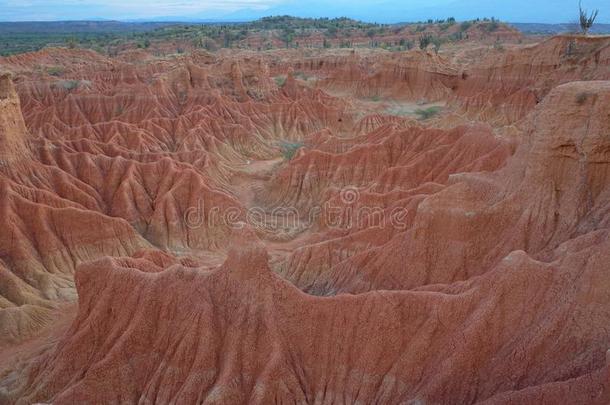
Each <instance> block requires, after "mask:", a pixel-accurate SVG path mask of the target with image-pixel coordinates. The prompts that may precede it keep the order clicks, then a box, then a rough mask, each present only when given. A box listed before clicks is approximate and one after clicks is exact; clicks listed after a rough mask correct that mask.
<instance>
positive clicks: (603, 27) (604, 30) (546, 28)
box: [510, 23, 610, 35]
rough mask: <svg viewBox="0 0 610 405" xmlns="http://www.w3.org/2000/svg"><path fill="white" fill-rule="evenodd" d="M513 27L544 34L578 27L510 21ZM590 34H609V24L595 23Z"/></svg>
mask: <svg viewBox="0 0 610 405" xmlns="http://www.w3.org/2000/svg"><path fill="white" fill-rule="evenodd" d="M510 25H512V26H513V27H515V28H516V29H518V30H519V31H521V32H523V33H524V34H544V35H553V34H561V33H564V32H578V31H579V30H580V27H579V26H578V24H577V23H572V24H543V23H510ZM590 33H591V34H594V35H600V34H610V24H595V25H594V26H593V27H592V28H591V30H590Z"/></svg>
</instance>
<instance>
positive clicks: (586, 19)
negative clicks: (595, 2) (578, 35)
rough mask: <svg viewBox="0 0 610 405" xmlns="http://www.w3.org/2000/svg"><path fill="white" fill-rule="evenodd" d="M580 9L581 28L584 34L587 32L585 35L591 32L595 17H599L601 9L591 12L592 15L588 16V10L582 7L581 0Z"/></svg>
mask: <svg viewBox="0 0 610 405" xmlns="http://www.w3.org/2000/svg"><path fill="white" fill-rule="evenodd" d="M578 11H579V14H580V19H579V22H580V28H581V29H582V32H583V34H585V36H586V35H587V34H588V33H589V29H590V28H591V27H592V26H593V23H594V22H595V19H596V18H597V14H598V13H599V10H595V11H592V12H591V15H589V16H587V10H583V8H582V4H581V2H580V1H579V2H578Z"/></svg>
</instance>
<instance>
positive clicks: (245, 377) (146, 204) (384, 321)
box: [0, 22, 610, 405]
mask: <svg viewBox="0 0 610 405" xmlns="http://www.w3.org/2000/svg"><path fill="white" fill-rule="evenodd" d="M444 24H446V23H444ZM486 24H487V23H486ZM489 24H491V22H489ZM437 25H439V24H437ZM403 29H404V30H412V29H414V28H413V27H406V28H403ZM426 29H427V30H429V31H430V32H432V31H434V33H436V34H438V33H441V32H445V31H446V33H447V35H452V34H454V33H456V32H465V33H470V36H469V38H468V39H467V40H464V41H462V40H460V41H456V42H455V43H453V44H451V45H446V44H445V46H444V48H442V50H441V51H440V52H438V51H439V49H434V47H433V46H430V47H423V48H424V49H420V48H419V47H417V46H415V47H413V49H410V50H403V51H390V50H387V49H381V48H375V47H366V48H351V47H350V48H345V49H343V48H337V47H334V48H331V49H325V48H324V47H321V48H309V49H301V48H298V49H297V48H294V47H289V48H285V49H275V50H268V51H259V50H257V49H256V47H257V45H256V44H251V45H249V48H250V49H222V50H219V51H217V52H213V53H211V52H207V51H204V50H200V49H193V50H189V49H186V51H185V52H183V53H179V54H171V55H162V56H160V54H159V53H158V52H157V51H155V49H157V50H159V49H163V47H164V46H166V47H173V46H175V44H174V43H171V42H159V43H158V44H153V46H151V47H150V49H149V48H148V47H147V48H136V47H130V46H126V47H125V48H124V49H118V50H117V52H116V54H115V55H104V54H101V53H98V52H95V51H92V50H85V49H69V48H47V49H43V50H40V51H37V52H31V53H23V54H18V55H14V56H10V57H4V58H0V72H2V73H0V222H1V223H2V224H3V228H2V232H0V403H7V404H33V403H53V404H75V403H90V404H114V403H129V404H131V403H142V404H144V403H156V404H167V403H222V404H242V403H244V404H245V403H256V404H269V403H312V404H314V403H315V404H339V403H345V404H353V403H359V404H372V403H379V404H403V403H404V404H437V403H438V404H465V403H468V404H470V403H485V404H539V403H545V404H564V403H565V404H600V405H601V404H607V403H610V330H609V329H608V325H610V277H609V274H610V37H603V36H597V37H595V36H591V37H582V36H571V35H561V36H555V37H551V38H548V39H544V40H543V41H541V42H538V43H529V44H523V43H519V42H520V38H518V34H516V33H515V32H513V31H511V30H509V29H508V28H506V27H504V26H500V27H499V28H498V27H496V28H495V30H497V35H496V34H494V35H496V36H497V37H498V38H499V37H500V36H502V38H503V41H505V42H503V43H504V45H502V46H498V44H497V42H498V38H491V40H490V36H489V35H488V34H489V32H487V31H485V30H486V29H485V28H480V27H479V26H478V24H474V25H469V26H466V27H465V26H460V25H459V24H455V25H454V24H450V25H449V26H447V27H446V28H442V27H440V26H433V27H428V28H424V30H426ZM405 32H406V31H405ZM405 32H402V31H400V30H399V31H397V32H394V33H393V34H392V33H387V35H388V37H387V38H386V39H387V40H388V41H394V42H398V43H399V44H400V38H401V35H405ZM409 32H410V31H409ZM421 32H422V31H417V29H415V31H414V32H413V33H412V34H413V41H415V40H416V39H415V38H416V36H417V38H420V37H421ZM494 32H495V31H494ZM436 34H435V35H436ZM479 34H480V35H479ZM392 35H397V36H396V38H394V37H391V36H392ZM365 36H366V34H365ZM252 38H254V39H253V40H255V39H256V37H252ZM252 38H251V39H252ZM308 38H310V39H311V40H312V41H314V40H315V35H313V36H309V37H308ZM351 38H352V40H354V39H355V38H356V39H357V36H355V35H354V36H352V37H351ZM335 39H336V41H337V43H339V42H340V41H341V40H343V39H342V38H340V37H337V38H333V41H334V40H335ZM361 39H362V40H363V41H368V40H370V38H369V39H366V38H365V37H363V38H361ZM246 40H247V39H245V40H244V41H246ZM321 40H322V41H328V40H329V39H328V38H321ZM399 46H400V45H399ZM155 47H156V48H155Z"/></svg>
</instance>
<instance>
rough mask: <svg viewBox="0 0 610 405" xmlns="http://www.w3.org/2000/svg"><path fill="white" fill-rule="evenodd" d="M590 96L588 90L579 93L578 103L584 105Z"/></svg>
mask: <svg viewBox="0 0 610 405" xmlns="http://www.w3.org/2000/svg"><path fill="white" fill-rule="evenodd" d="M588 98H589V93H587V92H586V91H583V92H581V93H578V95H577V96H576V104H578V105H583V104H584V103H585V102H586V101H587V99H588Z"/></svg>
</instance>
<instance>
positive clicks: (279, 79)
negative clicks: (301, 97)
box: [273, 76, 286, 87]
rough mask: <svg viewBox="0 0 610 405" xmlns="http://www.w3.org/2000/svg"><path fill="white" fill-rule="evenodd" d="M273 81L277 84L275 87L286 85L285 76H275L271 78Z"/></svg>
mask: <svg viewBox="0 0 610 405" xmlns="http://www.w3.org/2000/svg"><path fill="white" fill-rule="evenodd" d="M273 80H275V84H277V87H284V85H285V84H286V76H276V77H274V78H273Z"/></svg>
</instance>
